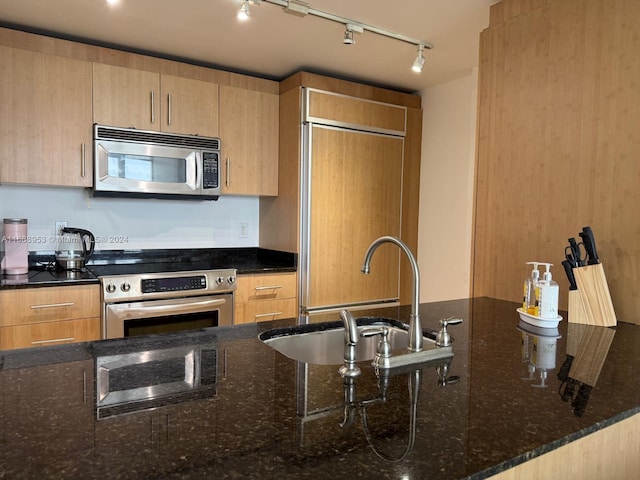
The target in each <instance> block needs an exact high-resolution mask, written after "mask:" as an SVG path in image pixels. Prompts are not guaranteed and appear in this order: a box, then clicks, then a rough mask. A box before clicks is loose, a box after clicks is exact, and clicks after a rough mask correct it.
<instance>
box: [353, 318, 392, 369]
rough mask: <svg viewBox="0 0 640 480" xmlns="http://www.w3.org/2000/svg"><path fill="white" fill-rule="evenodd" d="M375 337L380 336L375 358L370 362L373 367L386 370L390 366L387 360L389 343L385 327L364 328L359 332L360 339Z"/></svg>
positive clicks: (389, 352) (389, 356) (389, 349)
mask: <svg viewBox="0 0 640 480" xmlns="http://www.w3.org/2000/svg"><path fill="white" fill-rule="evenodd" d="M375 335H381V337H382V338H380V341H379V342H378V348H377V350H376V356H375V357H374V358H373V361H372V362H371V363H372V364H373V366H374V367H383V368H388V367H389V365H390V361H389V359H390V358H391V343H389V329H388V328H387V327H384V326H382V327H371V328H364V329H362V331H361V332H360V336H361V337H373V336H375Z"/></svg>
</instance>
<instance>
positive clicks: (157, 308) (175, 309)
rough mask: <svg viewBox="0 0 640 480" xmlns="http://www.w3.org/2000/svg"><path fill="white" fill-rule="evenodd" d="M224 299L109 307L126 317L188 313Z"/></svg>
mask: <svg viewBox="0 0 640 480" xmlns="http://www.w3.org/2000/svg"><path fill="white" fill-rule="evenodd" d="M226 302H227V301H226V299H224V298H218V299H215V300H202V301H196V302H193V301H192V302H184V303H178V304H175V303H173V304H171V305H151V306H142V305H136V306H132V305H131V304H127V305H109V308H110V309H111V310H112V311H115V312H117V313H118V314H119V315H121V314H123V313H124V315H122V316H123V317H126V318H139V317H146V316H149V313H153V314H155V315H160V316H162V315H171V314H175V313H178V314H180V313H190V312H198V311H206V310H207V309H208V307H214V306H216V305H224V304H225V303H226Z"/></svg>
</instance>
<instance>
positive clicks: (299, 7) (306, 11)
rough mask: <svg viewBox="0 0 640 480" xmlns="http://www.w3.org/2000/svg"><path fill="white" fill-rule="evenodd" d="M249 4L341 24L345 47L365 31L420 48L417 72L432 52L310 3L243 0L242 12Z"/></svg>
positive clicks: (419, 43) (415, 41)
mask: <svg viewBox="0 0 640 480" xmlns="http://www.w3.org/2000/svg"><path fill="white" fill-rule="evenodd" d="M249 2H251V3H254V4H261V3H270V4H272V5H278V6H280V7H283V8H284V11H285V12H286V13H290V14H292V15H296V16H299V17H304V16H306V15H313V16H315V17H319V18H324V19H325V20H330V21H332V22H336V23H341V24H343V25H344V26H345V32H344V38H343V40H342V43H344V44H345V45H352V44H354V43H356V42H355V40H354V38H353V33H363V32H364V31H367V32H371V33H375V34H377V35H381V36H384V37H388V38H392V39H394V40H399V41H401V42H404V43H409V44H411V45H415V46H416V47H417V48H418V55H417V56H416V59H415V61H414V62H413V65H412V67H411V68H412V69H413V71H415V72H420V71H421V70H422V67H423V65H424V62H425V58H424V54H423V51H424V49H425V48H426V49H428V50H431V49H432V48H433V44H431V43H429V42H425V41H423V40H418V39H416V38H411V37H408V36H407V35H403V34H401V33H396V32H391V31H389V30H385V29H384V28H380V27H376V26H374V25H367V24H365V23H361V22H357V21H355V20H352V19H350V18H346V17H341V16H339V15H334V14H333V13H329V12H324V11H322V10H318V9H317V8H313V7H312V6H311V5H310V4H309V3H306V2H303V1H301V0H242V6H241V10H242V9H244V10H246V11H247V12H248V8H249V5H248V4H249Z"/></svg>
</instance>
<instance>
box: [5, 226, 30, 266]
mask: <svg viewBox="0 0 640 480" xmlns="http://www.w3.org/2000/svg"><path fill="white" fill-rule="evenodd" d="M2 251H3V256H2V271H3V272H4V273H5V274H7V275H24V274H25V273H28V272H29V243H28V236H27V219H26V218H5V219H4V231H3V235H2Z"/></svg>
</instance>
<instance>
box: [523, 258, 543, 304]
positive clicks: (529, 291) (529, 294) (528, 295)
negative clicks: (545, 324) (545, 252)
mask: <svg viewBox="0 0 640 480" xmlns="http://www.w3.org/2000/svg"><path fill="white" fill-rule="evenodd" d="M527 265H533V269H532V270H531V275H529V276H528V277H527V278H525V279H524V292H523V297H522V310H523V311H524V312H526V313H528V314H529V315H535V309H536V285H537V284H538V281H539V279H540V272H539V271H538V262H527Z"/></svg>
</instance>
